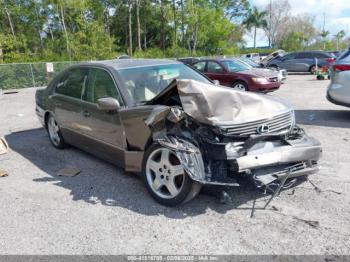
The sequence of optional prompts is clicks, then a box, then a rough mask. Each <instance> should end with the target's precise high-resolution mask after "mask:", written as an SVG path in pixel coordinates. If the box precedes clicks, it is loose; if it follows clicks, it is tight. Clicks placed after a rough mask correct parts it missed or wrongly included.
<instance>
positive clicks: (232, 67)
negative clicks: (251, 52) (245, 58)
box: [222, 60, 253, 72]
mask: <svg viewBox="0 0 350 262" xmlns="http://www.w3.org/2000/svg"><path fill="white" fill-rule="evenodd" d="M222 63H223V64H224V65H225V67H226V68H227V70H228V71H230V72H239V71H245V70H250V69H252V68H253V67H252V66H250V65H248V64H246V63H243V62H239V61H237V60H235V61H233V60H225V61H222Z"/></svg>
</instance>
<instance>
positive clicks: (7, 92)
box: [3, 91, 18, 95]
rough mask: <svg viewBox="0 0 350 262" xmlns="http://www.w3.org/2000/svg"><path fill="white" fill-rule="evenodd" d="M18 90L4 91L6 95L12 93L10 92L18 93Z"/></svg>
mask: <svg viewBox="0 0 350 262" xmlns="http://www.w3.org/2000/svg"><path fill="white" fill-rule="evenodd" d="M17 93H18V91H6V92H3V94H4V95H10V94H17Z"/></svg>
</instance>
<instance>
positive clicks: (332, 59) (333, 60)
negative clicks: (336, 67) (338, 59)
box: [326, 58, 335, 64]
mask: <svg viewBox="0 0 350 262" xmlns="http://www.w3.org/2000/svg"><path fill="white" fill-rule="evenodd" d="M326 61H327V63H329V64H331V63H334V62H335V59H334V58H327V59H326Z"/></svg>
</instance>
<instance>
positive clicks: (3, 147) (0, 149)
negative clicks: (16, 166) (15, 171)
mask: <svg viewBox="0 0 350 262" xmlns="http://www.w3.org/2000/svg"><path fill="white" fill-rule="evenodd" d="M8 148H9V145H8V144H7V142H6V140H5V138H3V137H0V155H2V154H6V153H7V150H8Z"/></svg>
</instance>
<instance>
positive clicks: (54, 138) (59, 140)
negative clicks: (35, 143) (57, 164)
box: [46, 114, 67, 149]
mask: <svg viewBox="0 0 350 262" xmlns="http://www.w3.org/2000/svg"><path fill="white" fill-rule="evenodd" d="M46 127H47V132H48V135H49V138H50V142H51V144H52V145H53V146H54V147H55V148H57V149H63V148H66V147H67V144H66V143H65V142H64V139H63V136H62V133H61V130H60V127H59V126H58V124H57V122H56V120H55V118H54V117H53V116H52V115H51V114H49V115H48V117H47V119H46Z"/></svg>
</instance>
